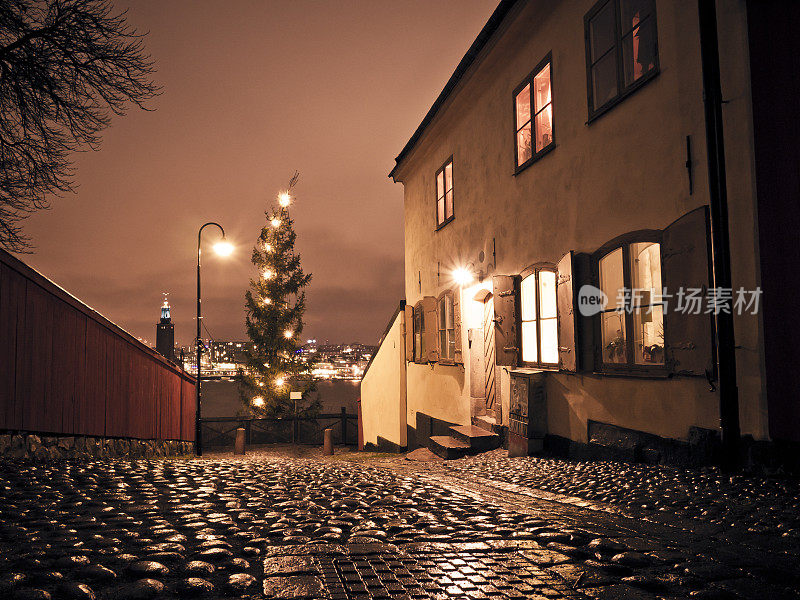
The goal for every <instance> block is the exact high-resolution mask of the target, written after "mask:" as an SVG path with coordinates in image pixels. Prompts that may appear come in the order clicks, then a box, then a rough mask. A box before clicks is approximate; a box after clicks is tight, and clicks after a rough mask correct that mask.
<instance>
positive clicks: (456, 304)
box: [453, 287, 464, 365]
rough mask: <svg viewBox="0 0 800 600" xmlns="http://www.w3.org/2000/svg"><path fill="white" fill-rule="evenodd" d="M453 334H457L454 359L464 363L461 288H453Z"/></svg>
mask: <svg viewBox="0 0 800 600" xmlns="http://www.w3.org/2000/svg"><path fill="white" fill-rule="evenodd" d="M453 335H454V336H455V351H454V353H453V360H454V361H455V362H457V363H459V364H462V365H463V364H464V353H463V352H462V351H461V350H462V349H461V288H460V287H457V288H456V289H455V290H453Z"/></svg>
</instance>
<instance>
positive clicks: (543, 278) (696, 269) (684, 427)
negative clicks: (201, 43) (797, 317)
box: [362, 0, 800, 460]
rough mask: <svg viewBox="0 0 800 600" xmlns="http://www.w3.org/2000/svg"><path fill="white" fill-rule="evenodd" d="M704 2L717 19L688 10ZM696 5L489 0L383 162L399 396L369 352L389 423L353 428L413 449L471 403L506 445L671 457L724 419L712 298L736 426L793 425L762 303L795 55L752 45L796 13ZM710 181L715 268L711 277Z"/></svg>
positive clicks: (793, 395)
mask: <svg viewBox="0 0 800 600" xmlns="http://www.w3.org/2000/svg"><path fill="white" fill-rule="evenodd" d="M709 5H710V6H711V14H712V16H713V15H714V13H715V15H716V28H717V30H716V32H714V31H713V29H712V30H710V29H709V27H708V26H707V24H706V25H704V24H703V23H702V19H701V18H699V17H698V15H699V14H702V12H703V6H705V7H706V8H707V7H708V6H709ZM714 5H715V3H713V2H711V3H708V2H706V1H705V0H700V1H699V3H698V0H675V1H672V0H670V1H669V2H667V1H664V0H649V1H648V0H641V1H630V2H629V1H626V0H601V1H599V2H598V1H597V0H562V1H559V2H537V1H535V0H508V1H506V0H504V1H503V2H501V3H500V4H499V6H498V7H497V9H496V10H495V12H494V13H493V15H492V17H491V18H490V20H489V22H488V23H487V24H486V26H485V27H484V29H483V30H482V31H481V33H480V35H479V36H478V38H477V39H476V40H475V42H474V43H473V44H472V46H471V47H470V49H469V50H468V52H467V54H466V55H465V57H464V59H463V60H462V61H461V63H460V64H459V65H458V67H457V69H456V71H455V73H454V74H453V76H452V77H451V79H450V80H449V81H448V82H447V85H446V87H445V89H444V90H443V92H442V93H441V95H440V96H439V98H438V99H437V100H436V102H435V104H434V105H433V107H432V108H431V110H430V111H429V113H428V114H427V115H426V117H425V119H424V120H423V122H422V124H421V125H420V126H419V128H418V129H417V131H416V132H415V133H414V134H413V136H412V138H411V139H410V141H409V142H408V144H407V145H406V146H405V148H403V150H402V152H401V154H400V155H399V156H398V158H397V164H396V166H395V168H394V169H393V170H392V172H391V174H390V176H391V177H392V178H393V179H394V181H396V182H400V183H402V184H403V187H404V206H405V212H404V215H405V216H404V219H405V222H404V226H405V295H406V297H405V301H406V306H405V310H404V312H403V314H398V315H397V317H396V319H397V320H398V322H399V323H400V325H399V327H401V328H402V331H403V332H404V340H405V344H404V348H403V358H402V361H403V366H402V371H403V378H404V380H405V383H404V385H403V386H398V385H396V384H392V385H391V389H393V390H401V391H402V395H403V396H404V397H402V398H400V397H398V396H399V394H400V393H401V392H400V391H397V392H395V393H393V394H384V395H381V392H380V391H379V390H380V389H381V388H382V387H383V386H381V385H380V384H379V382H378V381H377V380H378V379H379V374H378V372H376V373H374V374H371V373H370V372H369V370H368V371H367V373H366V375H365V378H364V381H365V383H364V385H362V410H363V411H367V410H377V411H387V412H389V413H392V414H393V413H394V412H396V410H395V407H396V406H399V405H403V406H405V411H404V413H405V423H404V424H401V425H400V426H398V427H397V428H396V429H397V431H394V429H392V430H391V431H381V432H377V431H374V432H373V431H368V430H367V429H365V432H364V435H365V440H366V441H367V442H368V443H375V444H378V443H379V442H380V441H381V440H385V441H387V442H389V443H390V445H391V444H394V445H396V446H399V447H407V448H413V447H416V446H420V445H422V446H425V445H430V444H431V440H430V438H431V436H436V435H445V434H446V433H447V431H448V428H450V427H451V426H452V425H469V424H477V425H481V426H483V427H491V428H494V429H495V430H500V431H503V432H508V434H509V438H510V439H511V440H512V442H513V440H514V437H515V435H516V437H520V436H522V437H523V438H526V440H527V441H528V442H530V440H532V439H534V438H535V439H536V442H535V443H532V444H531V443H529V444H528V445H527V446H526V448H525V449H524V450H523V451H530V450H535V449H537V448H540V447H541V446H542V445H546V446H550V447H552V448H554V449H556V448H558V449H562V450H565V451H568V452H570V453H573V454H575V453H579V452H580V451H581V450H582V449H586V448H587V447H605V448H609V449H611V448H613V449H614V450H619V451H623V452H626V453H629V454H630V455H632V456H640V453H641V451H642V450H645V449H647V450H652V452H650V453H649V454H648V456H650V457H651V458H653V457H655V459H656V460H658V459H667V458H669V457H668V456H667V455H668V454H669V453H671V452H673V451H674V452H678V453H681V452H683V453H684V454H685V453H686V452H687V451H688V450H687V448H688V449H689V450H690V449H691V447H692V446H693V445H697V444H708V443H713V440H714V439H715V438H716V437H717V436H718V434H719V432H720V430H721V427H720V423H721V420H720V416H721V410H720V406H721V398H720V390H719V388H720V383H721V382H720V380H719V379H720V377H719V375H720V371H722V372H724V370H725V366H726V365H725V364H721V363H720V362H719V356H718V350H719V343H718V342H719V340H720V339H721V338H720V335H719V333H720V330H721V329H720V328H721V325H720V319H719V317H718V315H716V314H715V313H717V312H719V310H720V307H723V308H724V307H730V308H731V309H732V310H733V319H732V320H733V331H735V344H736V350H735V367H736V371H735V388H737V389H738V409H737V411H736V412H738V426H739V427H740V430H741V434H742V435H744V436H747V437H748V439H750V438H752V440H754V441H756V442H759V441H787V442H797V441H800V435H798V432H797V425H798V424H799V423H800V408H798V399H797V392H796V390H797V389H798V388H797V384H798V383H800V382H798V381H797V378H798V375H797V374H796V371H797V370H796V369H792V368H791V367H789V368H787V358H789V359H790V355H789V354H787V352H788V351H787V350H786V347H785V346H784V344H788V343H789V340H791V339H793V338H794V337H796V334H797V330H798V326H797V325H796V324H795V323H790V322H787V320H786V319H782V318H781V313H782V310H781V308H782V306H783V303H784V302H785V298H786V294H790V293H795V292H798V291H800V282H799V281H798V275H797V270H798V269H797V266H798V265H799V264H800V256H798V252H799V251H798V244H797V243H796V234H792V233H789V232H787V228H786V227H785V226H784V227H782V226H781V223H794V225H793V227H790V229H794V230H795V231H796V225H797V223H798V222H799V221H800V209H799V208H798V198H799V197H800V190H798V187H799V186H798V169H797V167H796V165H797V162H795V163H794V167H792V168H790V166H789V165H790V163H791V161H792V160H795V161H796V159H797V152H798V151H797V148H798V144H797V141H798V137H799V136H798V126H797V124H796V122H797V121H796V117H795V115H794V114H793V113H792V111H791V109H790V107H791V106H792V105H796V100H794V99H796V98H797V97H798V95H797V90H796V89H795V88H796V87H797V86H796V85H795V84H790V85H786V86H784V85H782V84H781V85H778V83H777V82H778V81H780V82H783V83H785V82H786V81H788V80H793V75H792V73H793V72H794V70H795V69H796V67H797V65H796V64H795V63H796V62H797V58H796V56H797V53H796V52H786V48H783V47H782V50H781V56H779V57H777V56H775V55H774V53H773V52H772V51H771V50H770V44H769V40H770V38H772V39H780V40H782V41H784V42H785V43H786V44H787V45H788V47H789V48H795V47H796V46H797V43H798V42H797V41H796V40H795V39H794V38H793V36H792V34H791V32H790V29H791V28H790V26H789V25H788V23H789V22H791V21H792V20H793V19H792V15H789V14H786V13H787V12H793V13H797V12H798V11H797V6H796V5H794V6H791V5H789V4H787V3H776V2H746V1H744V0H719V1H718V2H716V10H715V11H714ZM707 15H708V13H706V16H707ZM794 18H795V19H796V18H797V14H795V15H794ZM776 21H781V24H780V25H777V26H775V29H774V30H773V29H772V27H773V25H774V24H775V22H776ZM712 34H713V35H718V39H711V38H713V35H712ZM710 39H711V42H713V46H712V45H711V44H710V42H709V40H710ZM710 49H711V50H715V51H716V52H718V55H719V61H718V69H719V70H718V73H719V75H718V77H719V81H720V82H721V89H722V93H723V99H722V101H721V102H720V103H719V105H720V107H721V112H720V116H719V119H718V123H715V124H714V125H715V126H716V129H714V128H713V127H709V119H710V118H712V117H713V111H712V113H709V103H708V102H704V90H708V85H709V83H708V82H709V81H710V80H713V76H714V74H713V73H712V74H711V76H709V68H710V67H709V65H711V67H713V66H714V65H715V64H717V63H716V62H715V61H714V60H712V59H713V58H714V57H713V56H711V54H713V52H711V50H710ZM704 52H705V57H704V56H703V53H704ZM704 58H705V62H704V60H703V59H704ZM763 70H767V71H768V72H769V73H770V74H771V75H772V77H773V78H771V79H767V78H765V77H764V75H763ZM709 77H711V79H709ZM713 131H716V133H717V134H718V135H717V137H716V138H714V137H713V136H712V135H711V133H710V132H713ZM722 132H724V136H723V135H722ZM770 135H771V136H776V137H773V138H772V139H770V138H769V137H768V136H770ZM773 140H774V142H773ZM776 142H777V143H778V144H779V145H778V146H777V148H776V146H775V143H776ZM720 155H721V156H720ZM711 158H715V160H710V159H711ZM720 159H721V160H720ZM789 171H791V172H789ZM720 174H721V175H722V179H721V181H720ZM720 185H721V189H722V194H723V197H722V199H721V200H722V202H723V203H724V205H725V206H726V208H727V220H728V224H727V227H726V231H727V233H728V234H729V238H730V243H729V247H730V260H729V263H730V285H729V286H728V287H729V288H730V289H727V288H723V287H722V286H719V287H715V282H717V283H719V282H720V281H724V279H722V278H721V273H720V272H719V265H718V262H719V260H721V258H720V251H719V248H720V247H721V246H715V244H714V242H715V237H714V236H715V235H719V232H720V225H719V223H720V221H719V218H718V217H719V215H718V213H715V212H714V211H715V210H717V207H718V206H719V202H720V197H719V195H720ZM725 188H727V191H726V189H725ZM714 217H716V218H717V220H716V221H715V222H714V225H715V229H714V230H713V231H712V221H714ZM793 236H794V240H795V241H792V239H793ZM714 251H716V252H717V255H716V256H715V255H714ZM767 274H769V279H768V278H767ZM795 297H796V296H795ZM728 299H729V300H730V303H729V304H728V303H727V300H728ZM389 337H390V338H391V339H394V337H396V336H389ZM723 342H724V339H723ZM782 348H783V349H782ZM383 352H384V348H383V346H381V348H380V349H379V351H378V353H377V355H376V358H375V361H374V362H379V363H380V364H382V365H383V367H382V368H381V369H380V372H387V373H391V377H393V378H394V377H395V375H396V373H395V371H394V370H392V369H389V368H388V367H387V366H386V365H385V364H384V363H385V362H386V359H385V358H382V357H381V354H382V353H383ZM395 354H396V353H395ZM720 367H722V369H721V368H720ZM387 389H388V388H387ZM737 389H734V392H735V391H737ZM371 390H372V391H371ZM376 390H378V391H376ZM534 392H535V393H534ZM523 396H524V398H523ZM534 396H536V400H534V399H533V398H534ZM734 399H735V398H734ZM722 401H723V404H724V403H725V402H727V399H726V398H723V399H722ZM370 407H372V408H370ZM364 422H365V423H367V422H369V420H368V419H367V418H366V417H365V420H364ZM791 422H793V423H794V426H790V425H788V424H787V423H791ZM379 436H380V439H379Z"/></svg>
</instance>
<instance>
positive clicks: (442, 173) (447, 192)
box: [436, 156, 453, 229]
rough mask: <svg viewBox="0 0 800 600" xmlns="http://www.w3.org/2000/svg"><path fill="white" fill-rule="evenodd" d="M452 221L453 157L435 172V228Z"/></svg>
mask: <svg viewBox="0 0 800 600" xmlns="http://www.w3.org/2000/svg"><path fill="white" fill-rule="evenodd" d="M452 220H453V157H452V156H451V157H450V158H448V159H447V162H446V163H444V164H443V165H442V168H441V169H439V170H438V171H436V227H437V229H438V228H439V227H444V226H445V225H446V224H447V223H449V222H450V221H452Z"/></svg>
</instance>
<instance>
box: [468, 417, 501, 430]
mask: <svg viewBox="0 0 800 600" xmlns="http://www.w3.org/2000/svg"><path fill="white" fill-rule="evenodd" d="M472 424H473V425H476V426H477V427H480V428H481V429H486V430H487V431H493V432H495V433H500V431H501V430H502V429H503V426H502V425H498V424H497V419H495V418H494V417H492V416H489V415H480V416H477V417H472Z"/></svg>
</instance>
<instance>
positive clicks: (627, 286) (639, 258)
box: [598, 241, 664, 369]
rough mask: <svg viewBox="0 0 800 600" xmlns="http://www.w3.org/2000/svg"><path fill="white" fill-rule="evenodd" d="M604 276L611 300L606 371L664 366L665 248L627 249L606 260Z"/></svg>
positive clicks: (604, 317)
mask: <svg viewBox="0 0 800 600" xmlns="http://www.w3.org/2000/svg"><path fill="white" fill-rule="evenodd" d="M598 272H599V276H600V289H601V290H602V291H603V293H604V294H605V295H606V296H607V298H608V304H607V305H606V307H605V309H604V310H603V311H602V312H601V313H600V340H601V353H600V354H601V357H602V364H603V366H605V367H611V368H612V369H614V368H619V367H620V366H624V367H634V368H641V367H652V366H664V307H663V304H662V294H663V284H662V277H661V244H660V243H658V242H653V241H640V242H631V243H627V244H623V245H621V246H620V247H617V248H615V249H613V250H611V251H610V252H606V253H604V254H603V256H602V257H601V258H600V259H599V263H598Z"/></svg>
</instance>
